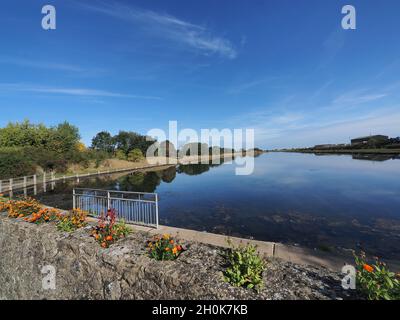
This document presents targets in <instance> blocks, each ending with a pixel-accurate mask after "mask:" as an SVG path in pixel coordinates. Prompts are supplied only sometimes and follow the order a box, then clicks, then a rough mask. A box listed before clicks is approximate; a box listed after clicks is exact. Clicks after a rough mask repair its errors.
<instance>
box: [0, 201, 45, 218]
mask: <svg viewBox="0 0 400 320" xmlns="http://www.w3.org/2000/svg"><path fill="white" fill-rule="evenodd" d="M41 208H42V206H41V204H40V203H39V202H37V201H36V200H35V199H33V198H28V197H27V198H21V199H20V200H8V201H6V202H1V203H0V211H4V210H7V213H8V216H9V217H10V218H24V217H26V216H28V215H31V214H32V213H35V212H38V211H39V210H40V209H41Z"/></svg>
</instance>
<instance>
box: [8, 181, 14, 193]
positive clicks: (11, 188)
mask: <svg viewBox="0 0 400 320" xmlns="http://www.w3.org/2000/svg"><path fill="white" fill-rule="evenodd" d="M13 184H14V180H13V179H10V185H9V189H10V191H13Z"/></svg>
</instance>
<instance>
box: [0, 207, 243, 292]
mask: <svg viewBox="0 0 400 320" xmlns="http://www.w3.org/2000/svg"><path fill="white" fill-rule="evenodd" d="M88 233H89V231H88V230H80V231H77V232H74V233H72V234H68V233H60V232H58V231H57V229H56V227H55V225H54V224H48V225H39V226H38V225H34V224H29V223H27V222H24V221H21V220H19V221H18V220H13V219H9V218H6V217H5V216H4V215H3V214H0V299H177V298H178V299H202V298H209V299H219V298H234V296H229V294H228V295H227V294H226V293H223V292H224V291H225V290H219V288H218V283H220V282H221V281H220V279H221V275H220V273H219V272H218V271H217V270H208V268H207V267H201V266H200V264H201V262H202V261H204V259H205V261H207V253H204V252H203V255H204V254H206V256H203V257H199V258H198V264H199V266H197V265H196V257H192V258H191V261H187V260H185V257H184V255H182V256H181V258H180V259H179V260H180V261H179V263H178V262H175V261H173V262H165V261H163V262H160V261H155V260H152V259H150V258H149V257H148V256H147V255H146V254H145V241H146V235H145V234H142V233H135V234H133V235H131V236H129V237H128V238H127V239H124V240H122V241H120V242H119V243H118V244H115V245H113V246H111V247H110V248H109V249H102V248H100V246H99V245H98V244H97V243H96V242H95V241H94V239H93V238H91V237H89V236H88ZM212 251H213V250H211V251H210V254H211V255H212V256H213V257H212V260H214V258H215V256H216V254H215V252H212ZM214 251H215V250H214ZM193 259H194V260H193ZM188 264H190V267H188ZM46 265H52V266H54V267H55V268H56V289H55V290H44V289H43V288H42V279H43V277H44V275H43V274H42V273H41V268H42V267H43V266H46ZM210 272H211V273H210ZM204 277H207V279H208V280H209V279H210V277H211V279H212V278H214V277H215V282H216V283H217V284H216V285H215V286H214V287H210V286H209V285H207V284H206V283H204V281H202V279H204ZM221 285H225V284H221ZM235 296H237V295H235Z"/></svg>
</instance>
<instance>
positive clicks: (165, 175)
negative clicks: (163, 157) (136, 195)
mask: <svg viewBox="0 0 400 320" xmlns="http://www.w3.org/2000/svg"><path fill="white" fill-rule="evenodd" d="M175 177H176V168H175V167H170V168H168V169H167V170H164V171H162V176H161V179H162V181H163V182H166V183H171V182H172V181H174V179H175Z"/></svg>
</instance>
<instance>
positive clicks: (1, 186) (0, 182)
mask: <svg viewBox="0 0 400 320" xmlns="http://www.w3.org/2000/svg"><path fill="white" fill-rule="evenodd" d="M2 191H3V180H0V193H1V192H2Z"/></svg>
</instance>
